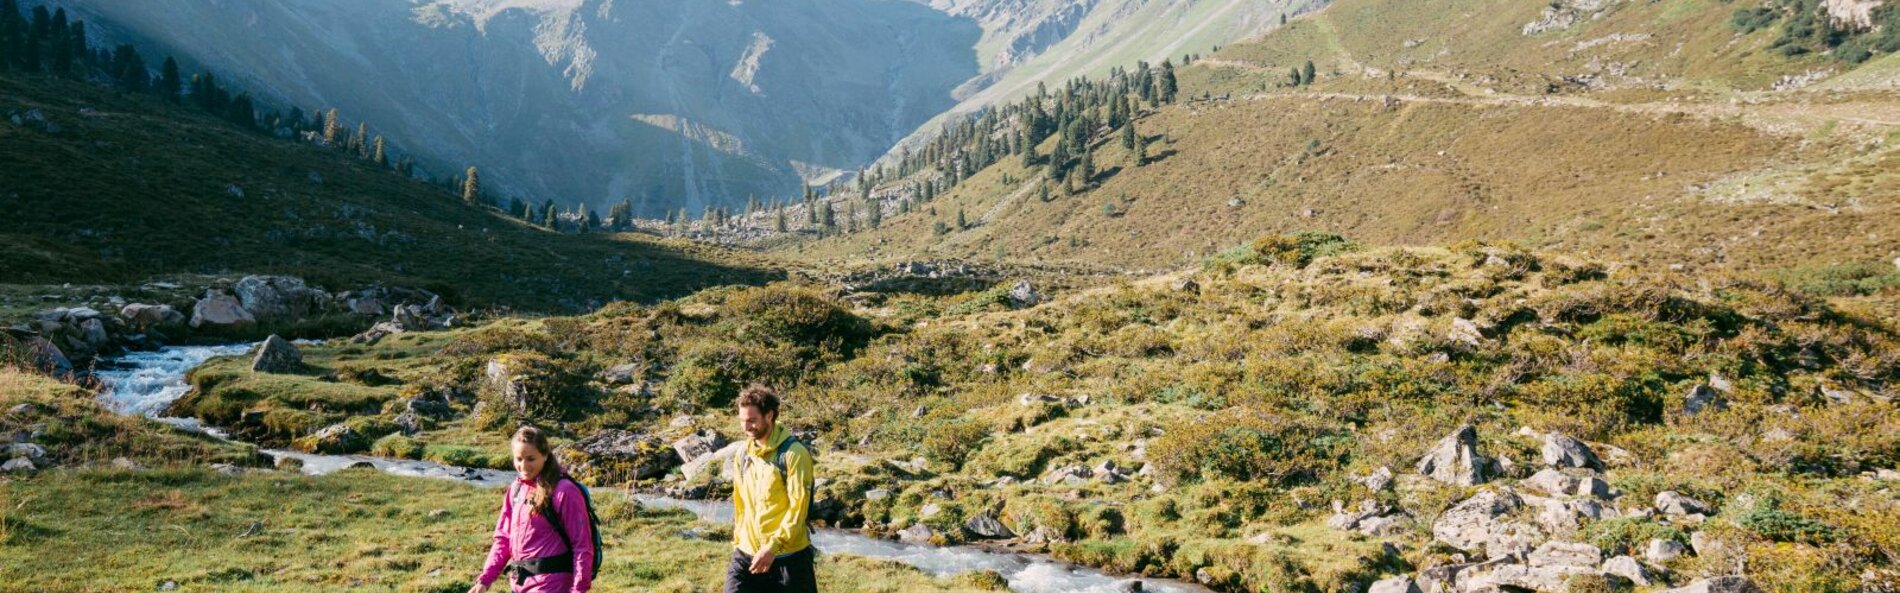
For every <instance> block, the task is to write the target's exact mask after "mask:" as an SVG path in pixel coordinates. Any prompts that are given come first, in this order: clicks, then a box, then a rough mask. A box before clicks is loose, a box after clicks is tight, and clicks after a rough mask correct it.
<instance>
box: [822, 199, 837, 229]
mask: <svg viewBox="0 0 1900 593" xmlns="http://www.w3.org/2000/svg"><path fill="white" fill-rule="evenodd" d="M823 207H824V213H823V214H821V215H820V217H819V218H820V220H819V222H820V223H822V224H823V225H824V228H825V233H826V234H830V233H832V232H834V231H836V230H837V228H838V213H837V211H835V210H832V209H831V202H830V201H828V200H827V201H826V202H825V203H824V206H823Z"/></svg>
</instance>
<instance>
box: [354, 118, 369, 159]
mask: <svg viewBox="0 0 1900 593" xmlns="http://www.w3.org/2000/svg"><path fill="white" fill-rule="evenodd" d="M350 143H352V144H355V145H356V158H358V159H360V160H365V161H367V160H369V123H368V122H356V135H355V136H351V137H350Z"/></svg>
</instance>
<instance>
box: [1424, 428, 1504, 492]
mask: <svg viewBox="0 0 1900 593" xmlns="http://www.w3.org/2000/svg"><path fill="white" fill-rule="evenodd" d="M1485 465H1486V463H1485V461H1484V458H1483V457H1480V456H1479V455H1478V431H1477V429H1475V428H1472V427H1471V425H1469V424H1467V425H1464V426H1460V427H1458V430H1456V431H1453V432H1452V433H1451V435H1449V436H1446V437H1445V438H1444V439H1443V440H1440V441H1438V444H1437V445H1434V446H1432V449H1431V451H1429V452H1427V453H1426V454H1425V457H1423V458H1421V459H1419V460H1418V473H1421V474H1425V475H1426V476H1427V477H1430V478H1431V479H1434V480H1438V481H1440V482H1444V483H1446V484H1453V485H1457V486H1475V485H1478V484H1482V483H1484V482H1485V480H1486V479H1487V478H1486V476H1485V471H1484V470H1485Z"/></svg>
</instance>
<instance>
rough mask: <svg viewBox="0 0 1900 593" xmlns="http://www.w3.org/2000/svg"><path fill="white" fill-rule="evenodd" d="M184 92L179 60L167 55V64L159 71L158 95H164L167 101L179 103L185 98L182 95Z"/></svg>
mask: <svg viewBox="0 0 1900 593" xmlns="http://www.w3.org/2000/svg"><path fill="white" fill-rule="evenodd" d="M183 92H184V79H183V78H181V77H180V76H179V74H178V60H174V59H172V57H171V56H165V65H164V66H162V67H160V68H159V72H158V96H160V97H164V98H165V100H166V101H171V102H172V103H173V104H178V103H179V102H181V101H182V100H183V97H182V96H181V95H180V93H183Z"/></svg>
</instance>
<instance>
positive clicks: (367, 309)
mask: <svg viewBox="0 0 1900 593" xmlns="http://www.w3.org/2000/svg"><path fill="white" fill-rule="evenodd" d="M344 304H345V305H347V306H348V307H349V309H350V312H351V313H355V314H357V315H364V316H369V317H381V316H383V315H385V314H388V313H389V305H387V304H384V303H383V299H382V298H381V297H379V296H376V295H358V296H352V297H350V298H349V299H348V300H346V301H344Z"/></svg>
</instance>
